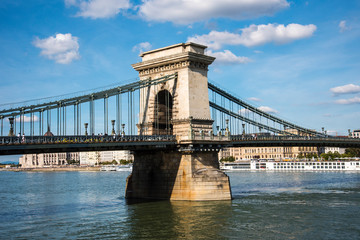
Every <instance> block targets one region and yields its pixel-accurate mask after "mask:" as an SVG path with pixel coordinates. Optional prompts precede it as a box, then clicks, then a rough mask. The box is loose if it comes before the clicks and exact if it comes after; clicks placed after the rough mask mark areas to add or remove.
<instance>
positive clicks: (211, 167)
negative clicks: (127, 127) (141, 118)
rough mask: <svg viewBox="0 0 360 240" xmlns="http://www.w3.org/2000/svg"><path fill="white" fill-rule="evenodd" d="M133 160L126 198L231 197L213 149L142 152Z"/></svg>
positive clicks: (202, 198)
mask: <svg viewBox="0 0 360 240" xmlns="http://www.w3.org/2000/svg"><path fill="white" fill-rule="evenodd" d="M134 160H135V161H134V165H133V171H132V174H131V175H130V176H129V177H128V179H127V186H126V198H128V199H170V200H190V201H206V200H231V188H230V181H229V177H228V176H227V175H226V174H225V173H223V172H222V171H220V170H219V163H218V160H217V152H215V151H214V152H179V151H173V152H166V151H156V152H149V151H142V152H135V153H134Z"/></svg>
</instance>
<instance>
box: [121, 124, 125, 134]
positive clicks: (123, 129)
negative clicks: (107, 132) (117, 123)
mask: <svg viewBox="0 0 360 240" xmlns="http://www.w3.org/2000/svg"><path fill="white" fill-rule="evenodd" d="M121 128H122V131H121V136H122V137H124V136H125V123H123V124H121Z"/></svg>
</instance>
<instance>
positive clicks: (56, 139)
mask: <svg viewBox="0 0 360 240" xmlns="http://www.w3.org/2000/svg"><path fill="white" fill-rule="evenodd" d="M157 141H171V142H173V141H176V137H175V136H173V135H127V136H122V135H112V136H109V135H108V136H99V135H94V136H85V135H83V136H78V135H73V136H31V137H29V136H28V137H15V136H5V137H0V145H21V144H24V145H27V144H54V143H64V144H76V143H106V142H154V144H156V142H157Z"/></svg>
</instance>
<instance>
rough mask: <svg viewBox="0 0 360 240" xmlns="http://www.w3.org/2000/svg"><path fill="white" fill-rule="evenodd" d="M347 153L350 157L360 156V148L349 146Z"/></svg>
mask: <svg viewBox="0 0 360 240" xmlns="http://www.w3.org/2000/svg"><path fill="white" fill-rule="evenodd" d="M345 154H346V155H347V156H348V157H360V148H347V149H345Z"/></svg>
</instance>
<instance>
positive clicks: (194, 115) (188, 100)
mask: <svg viewBox="0 0 360 240" xmlns="http://www.w3.org/2000/svg"><path fill="white" fill-rule="evenodd" d="M205 48H206V46H202V45H199V44H195V43H181V44H176V45H173V46H169V47H165V48H160V49H156V50H152V51H149V52H145V53H142V54H141V55H140V56H141V57H142V60H143V61H142V62H140V63H136V64H133V65H132V66H133V67H134V69H135V70H137V71H138V72H139V75H140V80H141V81H146V80H148V79H158V78H160V77H162V76H166V75H170V74H175V73H176V74H177V79H176V80H171V81H167V82H164V83H162V84H159V85H155V86H152V87H149V88H147V89H146V88H145V89H142V91H141V94H140V95H141V96H140V103H141V107H140V118H139V119H140V123H139V124H138V127H139V132H140V133H144V134H149V135H159V134H160V135H161V134H166V135H168V134H174V135H176V136H177V137H178V139H186V138H188V136H189V127H190V124H191V126H192V128H193V131H194V132H199V131H200V130H203V131H209V130H211V129H212V123H213V121H212V120H211V117H210V108H209V96H208V86H207V72H208V65H210V64H211V63H212V62H213V61H214V60H215V58H214V57H210V56H207V55H205V54H204V50H205Z"/></svg>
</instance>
